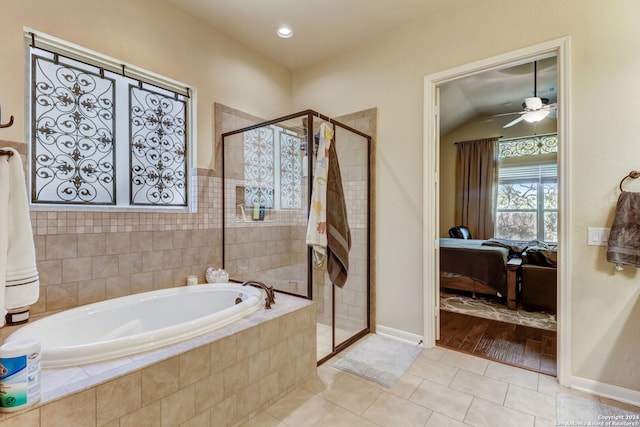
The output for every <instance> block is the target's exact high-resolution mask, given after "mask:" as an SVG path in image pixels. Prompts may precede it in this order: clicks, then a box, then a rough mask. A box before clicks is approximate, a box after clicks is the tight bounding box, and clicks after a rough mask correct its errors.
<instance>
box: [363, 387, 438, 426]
mask: <svg viewBox="0 0 640 427" xmlns="http://www.w3.org/2000/svg"><path fill="white" fill-rule="evenodd" d="M430 415H431V411H430V410H429V409H426V408H425V407H423V406H420V405H418V404H416V403H411V402H408V401H407V400H404V399H402V398H400V397H398V396H395V395H393V394H390V393H382V394H381V395H380V397H378V398H377V399H376V400H375V402H373V403H372V404H371V406H369V408H367V410H366V411H365V412H364V414H362V416H363V417H364V418H366V419H368V420H370V421H371V422H374V423H376V424H378V425H379V426H383V427H405V426H406V427H416V426H423V425H424V424H425V422H426V421H427V419H428V418H429V416H430Z"/></svg>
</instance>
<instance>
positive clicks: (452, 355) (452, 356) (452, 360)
mask: <svg viewBox="0 0 640 427" xmlns="http://www.w3.org/2000/svg"><path fill="white" fill-rule="evenodd" d="M439 361H440V362H441V363H444V364H445V365H449V366H453V367H455V368H460V369H464V370H465V371H469V372H473V373H475V374H480V375H483V374H484V372H485V370H486V369H487V366H488V365H489V361H488V360H486V359H481V358H479V357H475V356H471V355H470V354H465V353H460V352H457V351H453V350H449V349H445V353H444V354H443V355H442V357H441V358H440V360H439Z"/></svg>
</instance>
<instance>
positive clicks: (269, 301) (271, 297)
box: [242, 280, 276, 309]
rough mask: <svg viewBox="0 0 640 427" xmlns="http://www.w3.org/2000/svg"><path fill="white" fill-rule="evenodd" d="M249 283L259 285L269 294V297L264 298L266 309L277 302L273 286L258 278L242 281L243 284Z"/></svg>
mask: <svg viewBox="0 0 640 427" xmlns="http://www.w3.org/2000/svg"><path fill="white" fill-rule="evenodd" d="M247 285H252V286H257V287H259V288H261V289H262V290H264V292H265V293H266V294H267V297H266V298H265V300H264V308H265V309H270V308H271V304H275V303H276V295H275V292H274V291H273V286H269V285H266V284H264V283H262V282H258V281H257V280H247V281H246V282H243V283H242V286H247Z"/></svg>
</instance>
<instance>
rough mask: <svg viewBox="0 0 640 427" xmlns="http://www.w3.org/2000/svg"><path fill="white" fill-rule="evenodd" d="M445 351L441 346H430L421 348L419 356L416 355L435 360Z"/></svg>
mask: <svg viewBox="0 0 640 427" xmlns="http://www.w3.org/2000/svg"><path fill="white" fill-rule="evenodd" d="M446 353H447V350H446V349H444V348H442V347H431V348H425V349H424V350H422V353H420V356H418V357H426V358H427V359H430V360H436V361H437V360H440V359H441V358H442V356H444V355H445V354H446Z"/></svg>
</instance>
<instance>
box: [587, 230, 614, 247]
mask: <svg viewBox="0 0 640 427" xmlns="http://www.w3.org/2000/svg"><path fill="white" fill-rule="evenodd" d="M609 231H611V229H610V228H598V227H589V229H588V238H587V244H588V245H589V246H607V245H608V242H609Z"/></svg>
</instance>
